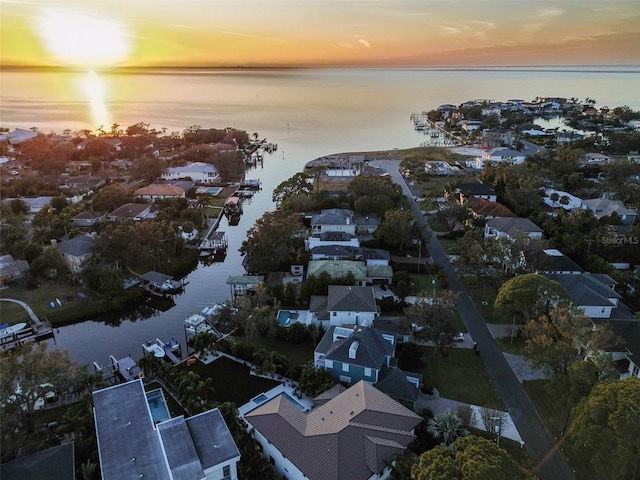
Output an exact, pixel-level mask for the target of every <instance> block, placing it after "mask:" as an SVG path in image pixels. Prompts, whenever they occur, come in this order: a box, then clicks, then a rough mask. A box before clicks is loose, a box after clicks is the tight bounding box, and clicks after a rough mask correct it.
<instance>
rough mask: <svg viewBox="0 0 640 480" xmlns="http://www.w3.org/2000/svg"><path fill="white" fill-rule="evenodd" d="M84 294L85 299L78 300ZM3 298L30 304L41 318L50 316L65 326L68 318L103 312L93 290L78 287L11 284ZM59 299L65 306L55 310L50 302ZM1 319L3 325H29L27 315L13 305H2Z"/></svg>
mask: <svg viewBox="0 0 640 480" xmlns="http://www.w3.org/2000/svg"><path fill="white" fill-rule="evenodd" d="M78 292H83V293H84V294H85V298H83V299H81V298H79V297H78ZM0 295H1V296H2V298H12V299H15V300H21V301H23V302H25V303H26V304H27V305H29V306H30V307H31V308H32V309H33V311H34V312H35V314H36V315H38V317H40V318H43V317H47V318H48V319H49V320H50V321H51V322H52V324H63V323H65V320H66V319H68V318H76V317H78V316H80V317H83V318H86V317H87V316H88V315H92V314H93V313H94V312H96V311H104V307H103V306H102V299H101V298H100V297H99V296H96V295H94V294H93V293H92V292H91V291H89V290H86V289H82V288H78V287H76V286H71V285H66V284H61V283H56V282H42V283H41V284H40V286H39V287H37V288H27V287H25V286H24V285H20V284H12V285H11V286H10V287H9V288H8V289H6V290H2V291H1V292H0ZM56 298H58V299H60V301H61V303H62V305H61V306H58V304H57V303H55V307H52V306H51V304H50V302H52V301H53V302H55V299H56ZM0 318H2V322H3V323H4V322H7V323H10V324H13V323H18V322H26V321H27V319H28V316H27V314H26V312H25V310H24V309H23V308H22V307H21V306H19V305H17V304H14V303H10V302H0Z"/></svg>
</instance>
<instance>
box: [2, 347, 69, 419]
mask: <svg viewBox="0 0 640 480" xmlns="http://www.w3.org/2000/svg"><path fill="white" fill-rule="evenodd" d="M0 371H1V372H2V382H0V404H2V405H3V406H5V405H17V406H18V407H19V408H18V410H19V411H20V415H21V417H22V423H23V427H24V428H25V429H26V431H27V432H31V431H32V430H33V427H34V425H33V412H34V411H35V410H36V405H38V404H39V403H44V401H45V395H46V394H47V393H49V392H54V393H57V392H62V391H64V390H66V389H67V388H68V387H71V386H72V385H74V384H75V383H76V382H77V381H78V379H79V378H80V375H81V370H80V369H79V368H78V366H77V365H76V364H75V362H73V361H72V360H71V359H70V358H69V355H68V353H67V352H66V351H60V350H51V351H47V345H46V344H45V343H37V344H34V343H28V344H24V345H22V346H20V347H18V348H17V349H15V350H13V351H10V352H2V354H0Z"/></svg>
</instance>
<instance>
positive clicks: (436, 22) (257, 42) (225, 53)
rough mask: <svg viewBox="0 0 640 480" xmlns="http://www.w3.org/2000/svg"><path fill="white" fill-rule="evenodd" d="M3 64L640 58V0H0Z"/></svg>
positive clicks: (404, 62)
mask: <svg viewBox="0 0 640 480" xmlns="http://www.w3.org/2000/svg"><path fill="white" fill-rule="evenodd" d="M0 22H1V28H0V49H1V58H0V62H1V63H2V65H29V66H31V65H34V66H50V65H53V66H71V67H86V66H91V67H93V66H216V67H218V66H220V67H233V66H245V67H298V66H302V67H307V66H310V67H311V66H395V67H399V66H463V65H468V66H482V65H586V64H589V65H596V64H640V48H639V46H640V1H638V0H601V1H598V2H594V1H588V0H570V1H566V0H557V1H544V0H540V1H530V0H503V1H493V0H473V1H456V0H450V1H448V0H442V1H436V0H415V1H408V0H395V1H364V0H339V1H332V0H331V1H328V0H288V1H284V0H253V1H244V0H222V1H218V0H199V1H195V0H153V1H152V0H128V1H118V0H109V1H106V0H86V1H82V2H81V1H60V0H47V1H38V0H33V1H30V0H25V1H19V0H0Z"/></svg>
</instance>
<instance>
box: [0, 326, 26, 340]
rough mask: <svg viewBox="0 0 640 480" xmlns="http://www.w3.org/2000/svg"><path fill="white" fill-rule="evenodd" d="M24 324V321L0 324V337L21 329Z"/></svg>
mask: <svg viewBox="0 0 640 480" xmlns="http://www.w3.org/2000/svg"><path fill="white" fill-rule="evenodd" d="M26 326H27V324H26V323H25V322H21V323H16V324H15V325H9V324H8V323H5V324H3V325H0V337H9V336H11V335H13V334H14V333H18V332H19V331H20V330H23V329H24V328H25V327H26Z"/></svg>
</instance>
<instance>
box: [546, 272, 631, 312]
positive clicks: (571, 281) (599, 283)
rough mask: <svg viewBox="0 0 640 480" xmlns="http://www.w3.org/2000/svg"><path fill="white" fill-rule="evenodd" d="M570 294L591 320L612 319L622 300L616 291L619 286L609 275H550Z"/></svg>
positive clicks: (572, 299)
mask: <svg viewBox="0 0 640 480" xmlns="http://www.w3.org/2000/svg"><path fill="white" fill-rule="evenodd" d="M545 276H546V277H547V278H549V279H551V280H555V281H556V282H558V283H559V284H560V285H562V286H563V287H564V289H565V290H566V291H567V293H569V298H570V299H571V302H572V303H573V304H574V305H575V306H577V307H578V308H580V309H581V310H583V311H584V313H585V315H587V316H589V317H591V318H610V317H611V314H612V311H613V309H615V308H616V307H618V302H619V300H620V299H621V298H622V297H621V296H620V294H618V292H616V291H615V290H614V288H615V286H616V285H617V284H618V283H617V282H616V281H615V280H614V279H613V278H611V277H610V276H609V275H605V274H600V273H581V274H579V275H575V274H549V275H545Z"/></svg>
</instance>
